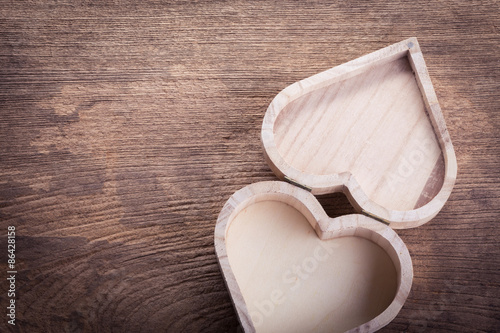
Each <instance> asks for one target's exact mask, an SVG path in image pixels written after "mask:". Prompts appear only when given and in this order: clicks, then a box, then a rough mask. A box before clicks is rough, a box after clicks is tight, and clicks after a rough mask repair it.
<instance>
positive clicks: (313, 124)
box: [262, 38, 457, 228]
mask: <svg viewBox="0 0 500 333" xmlns="http://www.w3.org/2000/svg"><path fill="white" fill-rule="evenodd" d="M262 142H263V145H264V149H265V152H266V156H267V160H268V163H269V165H270V166H271V168H272V169H273V171H274V172H275V173H276V175H278V176H279V177H280V178H285V177H287V178H288V179H289V180H291V181H293V182H295V183H298V184H300V185H302V186H305V187H308V188H310V189H311V190H312V193H313V194H324V193H330V192H338V191H343V192H344V193H345V194H346V195H347V197H348V198H349V200H350V201H351V203H352V204H353V206H354V207H355V208H357V209H358V210H360V211H365V212H367V213H368V214H370V215H373V216H376V217H377V218H379V219H382V220H384V221H387V222H389V223H391V227H393V228H407V227H415V226H418V225H420V224H423V223H425V222H427V221H429V220H430V219H432V218H433V217H434V216H435V215H436V214H437V213H438V212H439V210H440V209H441V208H442V207H443V205H444V203H445V202H446V200H447V199H448V197H449V195H450V193H451V189H452V187H453V185H454V182H455V178H456V172H457V170H456V158H455V153H454V150H453V146H452V144H451V140H450V137H449V135H448V132H447V130H446V126H445V123H444V119H443V116H442V113H441V109H440V107H439V103H438V102H437V98H436V94H435V92H434V89H433V87H432V83H431V81H430V78H429V75H428V73H427V68H426V66H425V62H424V59H423V57H422V53H421V52H420V48H419V46H418V42H417V40H416V39H415V38H411V39H408V40H406V41H403V42H400V43H397V44H394V45H391V46H389V47H387V48H384V49H382V50H379V51H376V52H374V53H371V54H368V55H366V56H363V57H361V58H358V59H356V60H353V61H350V62H348V63H346V64H343V65H340V66H338V67H335V68H332V69H330V70H327V71H325V72H322V73H320V74H317V75H314V76H312V77H310V78H307V79H304V80H302V81H299V82H297V83H295V84H293V85H291V86H289V87H287V88H285V89H284V90H283V91H282V92H280V93H279V94H278V95H277V96H276V97H275V99H274V100H273V101H272V102H271V104H270V106H269V108H268V110H267V112H266V115H265V117H264V122H263V125H262Z"/></svg>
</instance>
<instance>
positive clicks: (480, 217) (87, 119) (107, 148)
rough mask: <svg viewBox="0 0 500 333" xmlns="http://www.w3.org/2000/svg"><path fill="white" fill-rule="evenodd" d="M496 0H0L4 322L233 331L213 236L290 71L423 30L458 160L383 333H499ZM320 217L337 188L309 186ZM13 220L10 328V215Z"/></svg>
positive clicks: (335, 199) (302, 71)
mask: <svg viewBox="0 0 500 333" xmlns="http://www.w3.org/2000/svg"><path fill="white" fill-rule="evenodd" d="M499 7H500V6H499V4H498V2H497V1H439V2H430V1H393V2H368V1H345V2H344V1H339V2H304V3H302V2H289V3H288V2H286V3H285V2H281V1H267V2H252V3H249V2H243V1H233V2H223V1H217V2H175V3H173V2H172V3H168V2H159V1H109V2H105V1H1V5H0V219H1V222H0V235H1V240H0V281H3V282H0V305H1V306H0V308H2V309H4V310H2V311H5V313H1V317H2V320H1V321H0V325H1V327H0V331H2V332H4V331H7V332H237V331H240V330H241V328H239V324H238V321H237V317H236V314H235V311H234V309H233V307H232V304H231V301H230V298H229V294H228V292H227V289H226V287H225V285H224V283H223V279H222V275H221V272H220V270H219V267H218V264H217V260H216V256H215V252H214V242H213V233H214V227H215V222H216V219H217V215H218V213H219V211H220V210H221V208H222V206H223V205H224V203H225V201H226V200H227V199H228V198H229V196H230V195H231V194H232V193H234V192H235V191H236V190H238V189H240V188H241V187H243V186H245V185H247V184H251V183H254V182H257V181H262V180H275V179H276V177H275V176H274V175H273V173H272V172H271V170H270V169H269V167H268V166H267V164H266V162H265V161H264V155H263V152H262V148H261V143H260V140H259V136H260V129H261V124H262V119H263V116H264V112H265V110H266V108H267V106H268V105H269V103H270V102H271V100H272V99H273V97H274V96H275V95H276V94H277V93H278V92H279V91H280V90H282V89H283V88H285V87H286V86H288V85H289V84H291V83H293V82H296V81H298V80H300V79H303V78H305V77H308V76H310V75H313V74H316V73H318V72H321V71H323V70H326V69H328V68H331V67H333V66H335V65H339V64H341V63H343V62H346V61H349V60H352V59H354V58H357V57H359V56H361V55H363V54H366V53H368V52H372V51H375V50H377V49H380V48H382V47H384V46H387V45H390V44H392V43H395V42H398V41H401V40H403V39H406V38H408V37H412V36H416V37H417V38H418V40H419V43H420V46H421V48H422V52H423V54H424V57H425V60H426V63H427V66H428V69H429V73H430V76H431V79H432V81H433V83H434V87H435V90H436V93H437V95H438V98H439V101H440V103H441V107H442V109H443V114H444V117H445V119H446V123H447V126H448V130H449V132H450V135H451V138H452V142H453V144H454V147H455V151H456V154H457V160H458V178H457V182H456V185H455V188H454V191H453V192H452V194H451V197H450V200H449V201H448V203H447V204H446V205H445V207H444V208H443V210H442V211H441V213H439V214H438V215H437V217H436V218H435V219H434V220H432V221H431V222H429V223H427V224H425V225H423V226H421V227H419V228H416V229H410V230H398V231H397V233H398V234H399V235H400V236H401V238H402V239H403V241H404V242H405V243H406V245H407V246H408V249H409V251H410V255H411V257H412V260H413V265H414V274H415V277H414V281H413V287H412V290H411V292H410V295H409V297H408V300H407V302H406V304H405V305H404V307H403V309H402V310H401V312H400V313H399V315H398V316H397V317H396V319H395V320H394V321H393V322H392V323H391V324H389V325H388V326H387V327H385V328H384V329H383V330H382V331H383V332H401V331H408V332H426V331H432V332H455V331H463V332H495V331H499V330H500V300H499V298H500V289H499V288H500V246H499V242H498V239H499V237H500V231H499V228H498V226H497V224H498V222H500V205H499V202H500V171H499V165H500V112H499V109H500V107H499V106H500V105H499V102H498V99H499V98H498V97H499V88H500V60H499V52H500V48H499V44H500V38H499V29H500V8H499ZM320 201H321V203H322V204H323V205H324V206H325V208H326V210H327V212H328V213H329V215H331V216H338V215H342V214H345V213H348V212H352V208H350V206H349V203H348V202H347V200H346V198H345V197H344V196H343V195H340V194H332V195H327V196H323V197H321V198H320ZM8 226H15V227H16V258H17V261H16V266H15V268H16V270H17V274H16V325H15V326H12V325H8V324H7V319H8V317H7V316H6V312H7V310H6V307H7V305H8V302H9V297H8V296H7V292H8V289H9V285H8V283H7V280H6V275H7V273H6V272H7V270H8V268H7V236H6V235H7V227H8Z"/></svg>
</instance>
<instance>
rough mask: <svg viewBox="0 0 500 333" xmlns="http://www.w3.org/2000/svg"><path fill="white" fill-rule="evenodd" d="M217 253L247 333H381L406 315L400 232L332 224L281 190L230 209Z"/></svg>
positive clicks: (237, 199)
mask: <svg viewBox="0 0 500 333" xmlns="http://www.w3.org/2000/svg"><path fill="white" fill-rule="evenodd" d="M215 248H216V252H217V256H218V259H219V263H220V266H221V269H222V272H223V274H224V278H225V281H226V283H227V286H228V288H229V290H230V292H231V297H232V299H233V302H234V305H235V307H236V309H237V311H238V315H239V318H240V320H241V323H242V325H243V327H244V329H245V331H246V332H255V331H257V332H344V331H348V330H351V329H356V330H359V331H374V330H377V329H379V328H381V327H383V326H385V325H387V324H388V323H389V322H390V321H391V320H392V319H393V318H394V317H395V316H396V315H397V313H398V312H399V310H400V309H401V307H402V306H403V304H404V302H405V300H406V298H407V296H408V293H409V291H410V287H411V282H412V278H413V268H412V264H411V258H410V255H409V253H408V250H407V248H406V246H405V244H404V243H403V242H402V240H401V239H400V238H399V236H398V235H397V234H396V233H395V232H394V230H392V229H391V228H390V227H388V226H387V225H385V224H383V223H380V222H377V221H375V220H373V219H372V218H369V217H367V216H365V215H361V214H352V215H346V216H341V217H337V218H330V217H328V215H327V214H326V213H325V211H324V210H323V208H322V207H321V205H320V204H319V202H318V201H317V199H316V198H315V197H314V196H313V195H312V194H311V193H310V192H308V191H306V190H303V189H301V188H299V187H297V186H293V185H291V184H288V183H285V182H280V181H275V182H261V183H255V184H251V185H249V186H247V187H245V188H243V189H241V190H239V191H238V192H236V193H235V194H234V195H233V196H232V197H231V198H230V199H229V200H228V202H227V203H226V205H225V206H224V208H223V209H222V211H221V213H220V215H219V219H218V221H217V225H216V231H215Z"/></svg>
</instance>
